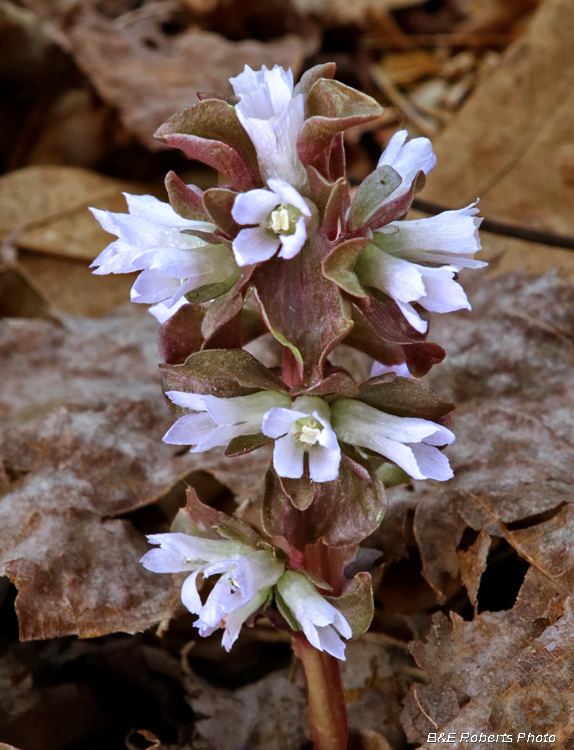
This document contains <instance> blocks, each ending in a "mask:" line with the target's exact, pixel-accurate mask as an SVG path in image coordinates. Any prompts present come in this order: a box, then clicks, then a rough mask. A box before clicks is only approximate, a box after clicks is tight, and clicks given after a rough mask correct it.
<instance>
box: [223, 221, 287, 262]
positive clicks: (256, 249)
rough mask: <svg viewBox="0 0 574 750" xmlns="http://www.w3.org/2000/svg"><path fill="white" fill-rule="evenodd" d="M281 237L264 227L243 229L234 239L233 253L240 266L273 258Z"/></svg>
mask: <svg viewBox="0 0 574 750" xmlns="http://www.w3.org/2000/svg"><path fill="white" fill-rule="evenodd" d="M279 243H280V241H279V237H277V236H272V235H271V234H269V233H268V232H267V230H266V229H265V228H264V227H252V228H249V229H242V230H241V231H240V232H239V234H238V235H237V237H236V238H235V239H234V240H233V254H234V255H235V260H236V261H237V264H238V265H239V266H249V265H251V264H253V263H261V262H262V261H264V260H269V258H272V257H273V256H274V255H275V253H276V252H277V250H278V249H279Z"/></svg>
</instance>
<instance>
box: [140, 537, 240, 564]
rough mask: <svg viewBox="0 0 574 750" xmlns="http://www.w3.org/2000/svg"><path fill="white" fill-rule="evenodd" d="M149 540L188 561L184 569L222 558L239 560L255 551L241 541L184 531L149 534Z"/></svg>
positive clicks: (183, 560)
mask: <svg viewBox="0 0 574 750" xmlns="http://www.w3.org/2000/svg"><path fill="white" fill-rule="evenodd" d="M148 541H149V543H150V544H159V545H160V547H161V549H162V550H163V551H165V552H167V553H169V554H170V555H178V556H180V558H181V560H182V562H186V563H187V568H184V570H192V569H197V568H198V567H202V566H203V565H205V564H207V563H215V562H219V561H220V560H239V558H240V557H241V556H242V555H245V554H247V553H250V552H252V551H253V550H252V549H251V547H249V546H248V545H246V544H242V543H241V542H233V541H229V540H227V539H204V538H203V537H200V536H192V535H191V534H183V533H182V532H170V533H167V534H149V535H148ZM168 572H178V571H168Z"/></svg>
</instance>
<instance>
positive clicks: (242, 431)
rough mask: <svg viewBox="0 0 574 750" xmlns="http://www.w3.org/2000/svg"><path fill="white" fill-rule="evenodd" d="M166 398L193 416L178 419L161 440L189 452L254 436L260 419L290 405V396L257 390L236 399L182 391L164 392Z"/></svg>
mask: <svg viewBox="0 0 574 750" xmlns="http://www.w3.org/2000/svg"><path fill="white" fill-rule="evenodd" d="M166 396H167V397H168V398H169V399H171V401H172V402H173V403H174V404H177V405H178V406H182V407H183V408H185V409H193V412H194V413H192V414H185V415H184V416H183V417H180V418H179V419H178V420H177V422H176V423H175V424H174V425H173V427H171V428H170V429H169V430H168V431H167V433H166V434H165V435H164V438H163V440H164V442H165V443H175V444H176V445H193V446H195V447H193V448H191V452H192V453H201V452H203V451H207V450H209V449H210V448H214V447H215V446H216V445H227V444H228V443H229V441H230V440H233V439H234V438H236V437H241V436H243V435H257V434H258V433H260V432H261V423H262V421H263V417H264V415H265V414H266V413H267V412H268V411H269V410H270V409H273V408H274V407H278V406H290V404H291V399H290V398H289V396H287V395H285V394H283V393H276V392H275V391H260V392H259V393H252V394H251V395H249V396H236V397H235V398H218V397H217V396H201V395H199V394H197V393H183V392H182V391H167V392H166Z"/></svg>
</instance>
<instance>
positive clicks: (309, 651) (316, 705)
mask: <svg viewBox="0 0 574 750" xmlns="http://www.w3.org/2000/svg"><path fill="white" fill-rule="evenodd" d="M282 378H283V382H284V383H285V384H286V385H288V386H289V387H291V388H292V387H294V386H300V385H302V378H301V371H300V369H299V366H298V364H297V360H296V359H295V357H294V356H293V353H292V352H291V351H290V350H289V349H288V348H287V347H284V348H283V362H282ZM344 559H345V557H344V553H342V551H338V550H336V549H331V548H328V547H326V546H325V545H324V544H323V543H322V542H319V543H318V544H313V545H307V547H306V548H305V551H302V550H296V549H292V550H291V565H292V566H293V567H301V568H305V569H306V570H309V571H310V572H312V573H315V574H316V575H318V576H320V577H321V578H323V580H325V581H327V583H329V584H330V585H331V586H332V587H333V590H334V593H335V594H337V593H339V591H338V589H339V587H340V585H341V582H342V579H343V566H344ZM293 650H294V651H295V654H296V656H298V657H299V659H301V661H302V662H303V667H304V668H305V674H306V676H307V684H308V686H309V720H310V722H311V730H312V732H313V749H314V750H347V746H348V743H349V720H348V718H347V704H346V701H345V691H344V690H343V683H342V681H341V672H340V669H339V661H338V659H335V657H334V656H331V655H330V654H328V653H326V652H325V651H318V650H317V649H316V648H315V647H314V646H312V645H311V644H310V643H309V641H308V640H307V639H306V638H305V636H304V635H303V633H294V634H293Z"/></svg>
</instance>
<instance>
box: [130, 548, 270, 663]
mask: <svg viewBox="0 0 574 750" xmlns="http://www.w3.org/2000/svg"><path fill="white" fill-rule="evenodd" d="M148 540H149V542H150V543H151V544H158V545H160V546H159V547H158V548H155V549H152V550H150V551H149V552H147V553H146V554H145V555H144V556H143V557H142V559H141V562H142V564H143V565H144V567H145V568H147V569H148V570H151V571H152V572H154V573H182V572H188V571H189V572H190V575H189V576H188V577H187V578H186V580H185V581H184V584H183V587H182V589H181V601H182V602H183V604H184V605H185V607H187V609H188V610H189V611H190V612H192V613H193V614H196V615H199V617H198V619H197V620H196V622H195V627H196V628H198V629H199V634H200V635H202V636H207V635H211V633H213V632H214V631H215V630H217V629H218V628H224V630H225V632H224V634H223V641H222V642H223V646H224V647H225V648H226V650H227V651H229V650H230V649H231V646H232V645H233V643H234V642H235V641H236V640H237V637H238V635H239V631H240V630H241V626H242V625H243V623H244V622H245V621H246V620H247V619H248V618H249V617H250V616H251V615H252V614H253V613H254V612H256V611H257V610H258V609H259V608H260V607H262V606H263V605H264V604H265V602H266V601H267V599H268V598H269V596H270V594H271V589H272V587H273V586H274V585H275V583H276V582H277V581H278V580H279V578H280V577H281V575H282V574H283V572H284V570H285V567H284V565H282V564H281V563H278V562H277V561H276V560H275V559H274V557H273V555H272V553H271V552H269V551H267V550H256V549H253V548H252V547H250V546H248V545H247V544H242V543H240V542H235V541H233V542H232V541H228V540H223V539H222V540H217V539H215V540H214V539H203V538H201V537H196V536H191V535H189V534H182V533H171V534H152V535H150V536H148ZM200 573H201V574H202V575H203V578H204V579H205V578H209V577H210V576H213V575H219V576H220V578H219V580H218V581H217V583H216V584H215V586H214V587H213V589H212V591H211V593H210V594H209V596H208V597H207V600H206V602H205V604H203V603H202V601H201V599H200V597H199V593H198V591H197V577H198V576H199V574H200Z"/></svg>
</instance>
